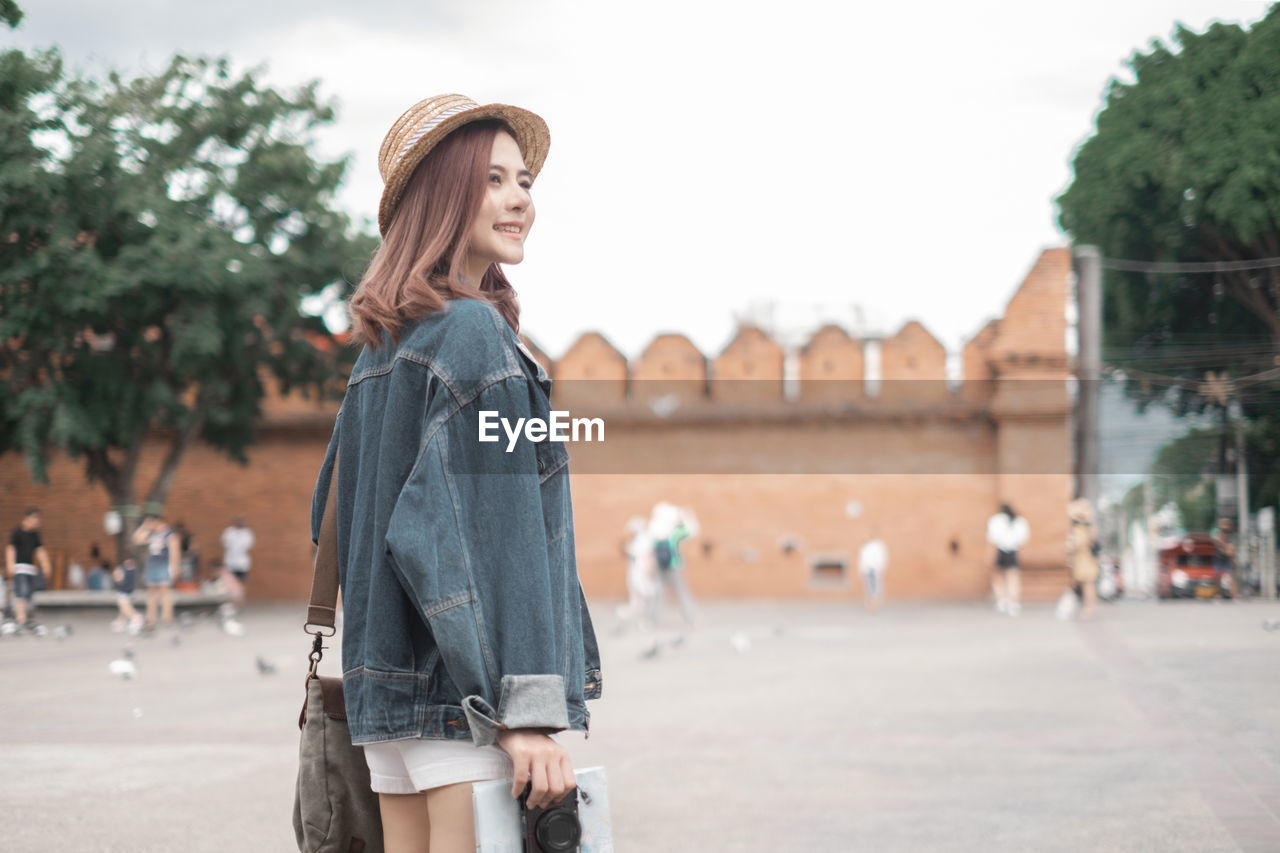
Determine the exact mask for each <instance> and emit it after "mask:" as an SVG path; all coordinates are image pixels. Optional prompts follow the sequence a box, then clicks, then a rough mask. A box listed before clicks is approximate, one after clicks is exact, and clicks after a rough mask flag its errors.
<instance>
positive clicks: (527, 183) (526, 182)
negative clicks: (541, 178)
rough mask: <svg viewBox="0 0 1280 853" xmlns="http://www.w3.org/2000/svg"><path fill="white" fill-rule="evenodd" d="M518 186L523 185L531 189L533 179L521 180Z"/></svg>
mask: <svg viewBox="0 0 1280 853" xmlns="http://www.w3.org/2000/svg"><path fill="white" fill-rule="evenodd" d="M520 186H522V187H524V188H525V189H526V190H532V189H533V181H521V182H520Z"/></svg>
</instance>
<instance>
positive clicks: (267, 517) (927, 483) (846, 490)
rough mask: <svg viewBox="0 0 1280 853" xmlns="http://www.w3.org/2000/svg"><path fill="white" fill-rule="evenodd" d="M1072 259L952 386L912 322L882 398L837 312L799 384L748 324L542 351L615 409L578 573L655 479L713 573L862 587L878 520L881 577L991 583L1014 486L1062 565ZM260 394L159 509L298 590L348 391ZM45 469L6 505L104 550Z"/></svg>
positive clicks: (924, 586) (581, 484) (599, 554)
mask: <svg viewBox="0 0 1280 853" xmlns="http://www.w3.org/2000/svg"><path fill="white" fill-rule="evenodd" d="M1069 273H1070V255H1069V252H1067V250H1065V249H1054V250H1048V251H1046V252H1045V253H1043V254H1042V255H1041V257H1040V259H1039V260H1038V261H1037V263H1036V264H1035V266H1034V267H1033V269H1032V270H1031V272H1030V273H1029V274H1028V276H1027V279H1026V280H1025V281H1024V282H1023V284H1022V286H1021V287H1020V288H1019V290H1018V291H1017V293H1016V294H1015V295H1014V297H1013V299H1012V300H1011V301H1010V304H1009V308H1008V311H1007V312H1006V315H1005V316H1004V317H1003V318H1002V319H1001V320H999V321H993V322H992V323H990V324H988V325H987V326H986V327H984V328H983V329H982V330H981V331H980V332H979V333H978V334H977V335H976V336H975V337H974V338H973V339H972V340H971V341H970V342H969V344H968V346H967V347H966V348H965V351H964V353H963V365H964V372H965V377H966V379H965V382H964V383H963V385H962V386H961V388H960V389H959V390H958V391H948V390H947V389H945V387H944V383H943V381H942V380H943V377H944V375H945V358H946V354H945V351H944V350H943V348H942V346H941V345H940V344H939V343H938V341H937V340H936V339H935V338H934V337H933V335H931V334H930V333H929V332H928V330H927V329H926V328H925V327H924V326H923V325H922V324H920V323H918V322H912V323H908V324H907V325H906V326H904V327H903V329H902V330H900V331H899V333H898V334H896V335H895V336H893V337H892V338H889V339H886V340H885V341H884V342H882V347H881V358H882V365H881V368H882V376H883V377H884V379H885V380H886V381H885V382H883V383H882V386H886V385H887V386H890V387H892V386H893V385H894V383H898V384H899V385H900V386H901V388H902V389H904V390H903V391H901V392H895V393H889V394H887V395H884V396H881V397H878V398H876V399H867V398H866V396H865V394H864V393H863V389H862V382H861V380H862V378H863V369H864V365H863V351H862V342H861V341H858V340H855V339H852V338H850V336H849V335H848V334H847V333H846V332H844V330H842V329H840V328H839V327H836V326H826V327H823V328H821V329H819V330H817V331H815V333H814V334H813V335H812V336H811V337H810V339H809V341H808V342H807V343H806V345H805V346H803V347H801V348H800V349H799V350H798V351H797V353H796V358H797V361H798V364H799V374H800V378H801V380H802V381H801V386H800V390H801V393H800V396H799V399H797V400H785V399H784V398H783V395H782V382H781V379H782V369H783V361H784V358H785V357H786V354H785V353H784V351H783V349H782V348H781V347H780V346H779V345H778V344H777V343H776V342H775V341H773V340H771V339H770V338H769V336H768V335H767V334H765V333H764V332H763V331H761V330H759V329H755V328H750V327H748V328H743V329H742V330H740V332H739V334H738V335H737V336H736V337H735V338H734V340H733V341H731V342H730V344H729V345H728V346H726V347H725V349H724V351H723V352H721V353H720V354H719V355H718V356H716V357H714V358H713V359H708V358H707V357H706V356H705V355H704V354H703V353H701V352H700V351H698V350H697V348H696V347H694V346H693V344H692V343H691V342H690V341H689V340H688V339H687V338H685V337H684V336H682V335H673V334H665V335H660V336H658V337H656V338H655V339H654V340H653V342H652V343H651V344H650V345H649V347H648V348H646V350H645V351H644V354H643V355H642V356H641V357H640V358H639V359H637V360H636V361H635V362H634V363H628V362H627V360H626V359H625V358H624V357H623V356H622V354H621V353H619V352H618V350H617V349H616V348H615V347H613V346H612V345H611V344H610V343H609V342H608V341H607V340H606V339H605V338H603V337H602V336H600V335H599V334H597V333H587V334H584V335H583V336H582V337H581V338H579V340H578V341H577V342H575V344H574V345H573V346H572V347H571V348H570V349H569V351H568V352H566V353H565V354H564V355H563V356H562V357H561V358H560V359H558V360H556V361H554V362H552V360H551V359H550V358H549V357H548V356H547V355H546V354H545V353H542V352H540V351H536V352H535V355H537V356H538V357H539V359H540V360H542V361H543V365H544V367H546V368H547V369H548V371H549V372H550V373H551V374H552V375H553V377H554V378H555V382H556V391H555V397H554V402H555V404H556V406H557V407H558V408H563V407H566V406H567V407H568V408H569V409H570V410H571V411H574V406H575V400H574V394H577V395H578V396H579V399H578V402H582V403H583V404H584V405H587V406H588V407H599V408H601V409H603V410H607V411H608V412H609V415H608V417H607V418H606V423H607V425H608V426H607V435H606V441H605V442H604V443H603V444H595V445H587V444H581V445H578V446H571V447H570V453H571V455H572V456H573V460H574V461H573V464H572V469H573V474H572V480H571V487H572V489H573V493H574V508H575V522H576V526H577V547H578V555H579V565H580V571H581V574H582V578H583V584H584V587H585V588H586V590H587V592H588V594H590V595H607V596H621V595H623V593H624V589H625V586H624V581H623V576H624V565H623V562H624V561H623V559H622V556H621V552H620V545H621V541H622V538H623V536H624V528H625V524H626V522H627V520H628V519H629V518H631V517H632V516H635V515H644V514H647V513H648V511H649V510H650V509H651V508H652V506H653V504H654V503H655V502H657V501H659V500H668V501H672V502H674V503H677V504H680V505H685V506H689V507H691V508H693V509H694V510H695V511H696V512H697V514H698V516H699V519H700V521H701V523H702V527H703V535H702V536H701V537H700V538H699V539H698V540H695V541H692V542H690V543H688V547H687V556H688V564H689V581H690V583H691V585H692V587H693V589H694V591H695V592H696V593H698V594H701V595H707V596H816V597H855V596H857V595H859V594H860V589H859V585H858V584H857V581H856V578H854V577H853V572H854V571H855V563H856V554H857V550H858V548H859V547H860V546H861V544H862V542H864V541H866V539H867V538H869V537H870V536H872V535H877V536H880V537H882V538H883V539H884V540H885V541H886V543H887V544H888V547H889V551H890V568H889V572H888V575H887V587H888V593H889V595H890V596H891V597H895V598H931V599H937V598H956V599H971V598H976V597H980V596H982V595H984V594H985V590H986V588H987V584H988V565H989V554H988V551H987V546H986V545H985V543H984V538H985V524H986V519H987V517H988V516H989V515H991V514H992V513H993V512H995V510H996V508H997V506H998V505H999V503H1000V502H1002V501H1009V502H1010V503H1012V504H1013V505H1014V506H1015V507H1016V508H1017V509H1018V510H1019V511H1021V512H1022V513H1024V514H1025V515H1026V516H1027V518H1028V519H1029V521H1030V524H1031V528H1032V539H1031V542H1030V543H1029V545H1028V547H1027V549H1026V552H1025V558H1026V564H1027V565H1028V566H1029V567H1031V568H1032V569H1037V568H1039V569H1042V570H1045V571H1054V572H1061V571H1062V541H1063V538H1064V537H1065V535H1066V530H1067V523H1066V516H1065V506H1066V503H1067V501H1068V499H1069V498H1070V496H1071V495H1070V488H1071V481H1072V478H1071V470H1070V458H1071V457H1070V447H1071V442H1070V439H1071V430H1070V424H1069V415H1070V410H1069V405H1068V400H1067V396H1066V378H1067V376H1068V375H1069V374H1068V369H1069V364H1068V359H1067V355H1066V351H1065V343H1064V341H1065V330H1066V326H1065V306H1066V299H1067V298H1068V294H1069V284H1070V282H1069V277H1068V276H1069ZM708 374H709V375H708ZM718 383H723V384H718ZM744 388H749V389H751V390H750V392H749V393H745V392H743V390H742V389H744ZM912 388H914V389H915V390H914V391H911V392H908V391H907V390H905V389H912ZM667 392H670V393H673V394H675V395H676V396H677V397H678V398H679V402H678V405H675V407H674V408H673V409H671V410H670V411H666V412H664V413H662V414H661V415H655V413H654V412H653V411H652V407H651V406H649V405H648V402H649V401H650V399H651V398H652V397H653V396H654V395H655V394H658V393H667ZM266 412H267V420H266V423H265V424H264V426H263V428H262V430H261V441H260V443H259V444H258V445H257V446H255V447H254V448H252V449H251V450H250V452H249V465H248V466H243V467H242V466H239V465H236V464H234V463H231V462H229V461H227V460H226V459H225V458H223V457H221V456H219V455H218V454H216V453H215V452H213V451H212V450H210V449H208V448H205V447H196V448H194V449H193V450H191V451H190V452H189V453H188V454H187V456H186V457H185V459H184V461H183V463H182V467H181V469H180V471H179V475H178V478H177V481H176V483H175V486H174V488H173V490H172V493H171V497H170V500H169V504H168V507H167V517H168V518H169V519H170V520H171V521H177V520H182V521H184V522H185V523H186V524H187V525H188V526H189V527H190V528H191V529H192V530H193V531H194V532H195V534H196V541H197V544H198V545H199V546H200V548H201V550H202V553H203V555H204V557H205V559H206V561H208V560H209V559H210V558H215V559H216V558H218V557H220V556H221V548H220V546H219V545H218V537H219V535H220V533H221V530H222V529H223V528H224V527H225V526H226V525H227V524H229V523H230V522H231V520H232V519H233V518H234V517H235V516H236V515H239V514H244V515H246V516H247V517H248V518H249V522H250V524H251V526H252V527H253V528H254V530H255V531H256V533H257V536H258V544H257V546H256V547H255V549H254V563H255V565H254V574H253V577H252V581H251V585H250V595H251V597H253V598H255V599H260V600H277V599H297V598H301V597H303V596H305V594H306V591H307V589H308V588H309V584H310V571H311V545H310V542H309V540H308V531H309V513H310V497H311V490H312V488H313V486H314V481H315V476H316V471H317V469H318V467H319V464H320V460H321V458H322V456H323V453H324V448H325V445H326V443H327V440H328V436H329V433H330V431H331V428H332V418H333V415H334V414H335V413H336V405H334V404H332V403H320V402H317V401H314V400H312V401H307V400H302V399H300V398H296V397H289V398H279V397H277V398H275V399H273V400H271V401H270V403H269V405H268V406H267V407H266ZM574 414H575V415H576V414H579V412H577V411H574ZM591 414H594V412H592V413H591ZM163 449H164V446H163V442H162V441H161V440H160V439H158V438H157V439H156V440H155V441H153V442H149V443H148V445H147V449H146V453H145V454H144V460H143V471H142V476H141V477H140V479H139V491H140V492H144V491H145V487H146V485H147V484H149V482H150V477H151V476H152V475H153V474H154V471H155V470H156V467H157V466H158V464H159V459H160V456H161V454H162V453H163ZM49 473H50V479H51V483H50V485H48V486H36V485H33V484H32V483H31V481H30V478H29V476H28V475H27V472H26V469H25V467H24V466H23V464H22V462H21V460H20V459H18V458H17V457H16V456H15V455H13V454H9V455H6V456H3V457H0V520H4V521H5V522H6V523H10V524H16V522H17V520H18V518H19V516H20V514H21V511H22V508H23V507H24V506H26V505H28V504H33V503H34V504H38V505H40V506H41V507H42V508H43V510H44V515H45V528H44V529H45V539H46V541H47V542H48V544H49V546H50V548H51V549H52V550H54V551H55V552H56V553H58V554H60V555H61V556H62V559H63V560H64V561H65V560H66V559H69V558H70V559H83V558H84V557H85V556H87V553H88V548H89V544H90V543H91V542H98V543H100V544H101V545H103V546H104V547H105V550H106V551H107V552H108V553H110V552H111V551H112V550H113V549H112V547H111V545H112V543H111V542H110V541H109V538H108V537H107V536H106V535H105V534H104V533H103V532H102V518H103V514H104V513H105V512H106V511H107V509H108V505H107V498H106V495H105V493H104V492H103V491H102V490H101V489H100V488H96V487H88V486H86V485H85V483H84V477H83V472H82V466H81V465H80V464H79V463H77V462H75V461H73V460H68V459H66V458H65V457H61V456H55V458H54V460H53V462H52V464H51V466H50V472H49ZM855 510H856V511H855ZM841 560H843V561H844V562H845V565H846V567H847V568H846V570H845V573H844V575H843V576H840V575H839V573H838V570H837V569H826V570H823V571H821V572H815V569H814V564H815V563H817V562H825V563H828V564H830V565H833V566H836V565H838V564H839V563H840V561H841ZM1063 577H1064V578H1065V574H1064V575H1063Z"/></svg>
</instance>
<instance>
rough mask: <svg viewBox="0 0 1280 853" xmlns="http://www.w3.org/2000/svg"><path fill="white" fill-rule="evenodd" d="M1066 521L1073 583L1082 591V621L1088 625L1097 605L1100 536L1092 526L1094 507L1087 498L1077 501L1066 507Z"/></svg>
mask: <svg viewBox="0 0 1280 853" xmlns="http://www.w3.org/2000/svg"><path fill="white" fill-rule="evenodd" d="M1067 517H1068V518H1070V519H1071V530H1070V532H1068V533H1067V560H1068V562H1069V564H1070V566H1071V581H1072V583H1074V584H1076V585H1077V586H1078V587H1079V590H1080V600H1081V602H1082V607H1081V609H1080V612H1079V618H1080V619H1082V620H1085V621H1088V620H1090V619H1092V618H1093V612H1094V609H1095V608H1096V607H1097V604H1098V568H1099V567H1098V534H1097V532H1096V531H1095V530H1094V525H1093V504H1091V503H1090V502H1089V499H1088V498H1077V499H1075V500H1073V501H1072V502H1071V503H1069V504H1067Z"/></svg>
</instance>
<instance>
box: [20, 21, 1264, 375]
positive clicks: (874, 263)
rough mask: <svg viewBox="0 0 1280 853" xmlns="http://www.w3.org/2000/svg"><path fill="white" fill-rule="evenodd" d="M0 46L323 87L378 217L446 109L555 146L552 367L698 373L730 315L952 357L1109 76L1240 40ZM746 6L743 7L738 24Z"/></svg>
mask: <svg viewBox="0 0 1280 853" xmlns="http://www.w3.org/2000/svg"><path fill="white" fill-rule="evenodd" d="M20 3H21V5H22V6H23V8H24V10H25V11H26V13H27V18H26V20H25V21H24V22H23V25H22V27H21V28H20V29H19V30H18V31H17V32H16V33H0V44H4V43H5V42H8V43H10V44H17V45H19V46H23V47H33V46H49V45H54V44H56V45H58V46H59V47H60V48H61V49H62V51H63V53H64V55H65V56H66V58H67V59H68V60H69V62H70V64H71V66H72V67H73V68H77V69H80V70H85V71H98V70H101V69H103V68H104V67H107V66H111V67H116V68H120V69H122V70H126V71H131V72H141V71H156V70H159V69H161V68H162V67H163V66H164V64H165V62H166V60H167V59H168V57H169V56H170V55H171V54H173V53H175V52H187V53H205V54H227V55H230V56H231V57H232V58H233V59H234V60H235V61H236V62H237V63H238V64H239V65H241V66H246V67H247V66H253V65H258V64H262V63H266V64H267V67H268V72H267V77H268V79H269V81H270V82H272V83H273V84H276V85H280V86H292V85H297V84H301V83H303V82H305V81H308V80H311V79H314V78H319V79H320V80H321V82H322V89H321V90H322V92H323V93H325V94H327V95H329V96H332V97H334V98H336V99H337V101H338V103H339V106H340V113H339V119H338V121H337V122H336V124H335V125H334V126H333V127H331V128H329V129H327V130H325V131H324V132H323V135H322V137H321V138H320V151H321V153H323V154H327V155H339V154H345V153H351V154H352V155H353V164H352V169H351V172H350V174H349V177H348V181H347V185H346V187H345V189H344V191H343V193H342V196H341V200H342V203H343V204H344V205H345V206H346V207H347V208H348V209H349V210H350V211H352V212H353V213H355V214H356V215H358V216H368V217H370V219H371V220H372V218H373V216H374V214H375V211H376V209H377V202H378V197H379V194H380V192H381V184H380V182H379V179H378V173H377V163H376V155H377V150H378V145H379V144H380V142H381V140H382V137H383V135H384V133H385V132H386V130H387V128H388V127H390V125H391V123H392V122H393V121H394V120H395V118H396V117H397V116H398V115H399V114H400V113H401V112H402V111H403V110H404V109H405V108H407V107H408V106H409V105H411V104H412V103H414V102H415V101H417V100H419V99H420V98H423V97H427V96H428V95H432V94H437V93H441V92H460V93H463V94H466V95H468V96H470V97H473V98H475V99H476V100H478V101H481V102H482V103H487V102H491V101H500V102H506V103H514V104H517V105H520V106H524V107H527V108H529V109H532V110H534V111H535V112H538V113H539V114H541V115H542V116H543V117H544V118H545V119H546V120H547V122H548V124H549V125H550V127H551V136H552V145H551V154H550V157H549V158H548V160H547V164H546V166H545V168H544V170H543V173H542V175H541V176H540V178H539V180H538V183H537V185H536V186H535V188H534V199H535V202H536V204H537V207H538V216H537V224H536V225H535V227H534V229H533V231H532V232H531V234H530V237H529V242H528V245H527V251H526V256H525V257H526V260H525V262H524V264H522V265H521V266H520V267H517V268H514V269H511V270H509V274H510V276H511V278H512V280H513V282H514V283H515V285H516V287H517V288H518V289H519V291H520V293H521V300H522V304H523V306H524V315H523V316H524V328H525V331H527V332H528V333H529V334H531V335H532V337H533V338H534V339H535V340H537V341H538V342H539V343H540V344H542V346H543V347H544V348H545V349H547V350H548V352H549V353H550V354H551V355H552V357H558V356H560V355H561V354H562V353H563V352H564V350H565V349H566V348H567V347H568V346H569V345H570V344H571V343H572V342H573V341H574V340H575V339H576V338H577V336H578V335H579V334H580V333H581V332H583V331H585V330H589V329H594V330H598V331H600V332H602V333H604V334H605V335H606V336H607V337H608V338H609V339H610V340H612V341H613V342H614V343H615V344H616V345H617V346H618V347H619V348H620V349H622V350H623V352H625V353H627V354H628V355H630V356H635V355H638V354H639V352H640V350H641V349H642V348H643V347H644V345H645V344H646V343H647V342H648V341H649V340H650V339H651V338H652V337H653V335H655V334H656V333H659V332H663V331H679V332H684V333H685V334H688V335H689V336H690V337H691V338H692V339H693V341H694V342H695V343H696V344H697V345H698V346H699V347H701V348H702V349H703V350H704V351H705V352H707V353H708V354H712V355H714V354H717V353H718V352H719V351H720V349H721V348H722V347H723V346H724V345H725V343H727V341H728V339H729V337H730V335H731V333H732V330H733V327H734V322H735V318H737V317H747V316H750V317H755V318H757V319H764V318H766V317H767V316H768V312H767V310H766V306H767V305H768V304H770V303H772V304H773V305H774V309H773V315H772V316H773V319H774V321H775V323H776V324H778V325H779V326H780V331H782V332H783V333H784V334H786V335H788V336H796V335H802V334H803V333H805V332H806V331H808V330H811V329H813V328H816V326H817V325H819V324H820V323H821V322H824V321H835V322H839V323H842V324H843V325H845V326H846V327H847V328H849V329H850V330H851V331H862V332H865V333H886V334H891V333H893V332H894V331H896V330H897V328H898V327H899V326H900V325H901V324H902V323H903V322H904V321H906V320H908V319H911V318H916V319H919V320H920V321H922V322H923V323H924V324H925V325H926V326H927V327H928V328H929V329H930V330H931V331H933V332H934V334H936V335H937V336H938V337H939V338H940V339H941V340H942V341H943V343H944V344H946V345H947V346H948V347H949V348H951V349H953V350H954V349H956V348H958V347H960V346H961V345H962V344H963V341H964V339H965V338H967V337H969V336H971V335H973V334H974V333H976V332H977V330H978V329H979V328H980V327H981V326H982V324H983V323H984V322H985V321H986V319H988V318H990V317H992V316H996V315H998V314H1000V313H1001V312H1002V311H1003V309H1004V305H1005V303H1006V302H1007V300H1008V298H1009V297H1010V296H1011V295H1012V293H1013V291H1014V289H1015V288H1016V287H1017V285H1018V284H1019V282H1020V281H1021V280H1022V277H1023V276H1024V275H1025V273H1026V272H1027V270H1028V269H1029V268H1030V266H1031V264H1032V262H1033V261H1034V260H1035V258H1036V256H1037V255H1038V253H1039V252H1040V250H1041V249H1043V248H1045V247H1048V246H1062V245H1066V238H1065V236H1064V235H1063V234H1062V233H1061V232H1060V231H1059V230H1058V228H1057V225H1056V223H1055V211H1054V207H1053V198H1054V196H1055V195H1056V194H1057V193H1059V192H1060V191H1061V190H1062V189H1063V188H1064V187H1065V186H1066V184H1067V182H1068V180H1069V176H1070V170H1069V163H1070V158H1071V155H1072V151H1073V150H1074V148H1075V147H1076V146H1077V145H1078V144H1079V143H1080V142H1081V141H1083V139H1084V138H1085V137H1086V136H1087V135H1088V134H1089V132H1090V131H1091V129H1092V126H1093V117H1094V114H1095V113H1096V111H1097V109H1098V107H1099V106H1100V104H1101V98H1102V94H1103V92H1104V89H1105V87H1106V84H1107V82H1108V80H1109V79H1110V78H1111V77H1112V76H1114V75H1122V74H1123V73H1124V60H1125V59H1127V58H1128V57H1129V56H1130V55H1131V54H1132V53H1133V51H1134V50H1135V49H1142V48H1145V47H1147V46H1148V45H1149V44H1150V42H1151V40H1152V39H1153V38H1161V39H1164V38H1167V37H1168V36H1169V34H1170V33H1171V31H1172V29H1173V26H1174V23H1175V22H1176V21H1181V22H1182V23H1184V24H1186V25H1187V26H1189V27H1191V28H1192V29H1195V30H1201V29H1203V28H1204V27H1206V26H1207V25H1208V24H1209V23H1210V22H1211V21H1213V20H1215V19H1217V20H1226V21H1240V22H1245V23H1250V22H1253V21H1256V20H1257V19H1259V18H1260V17H1262V16H1263V15H1264V14H1265V11H1266V7H1267V5H1268V4H1267V3H1265V2H1251V1H1250V0H1076V2H1074V3H1070V4H1066V3H1056V4H1044V3H1028V2H1026V1H1025V0H1021V2H1014V0H976V2H969V3H963V4H960V3H955V2H950V0H948V2H939V1H938V0H924V2H917V3H911V4H876V5H875V6H871V7H866V8H864V6H863V4H845V3H836V2H832V0H821V1H820V2H819V0H789V2H786V3H773V4H749V3H742V2H740V0H737V1H736V2H721V1H720V0H713V1H712V2H691V0H649V2H646V3H644V4H628V3H608V2H590V1H589V0H545V2H540V0H468V2H464V3H441V2H430V1H429V0H426V2H424V0H412V2H410V0H365V2H362V3H349V2H336V0H307V2H301V0H273V1H272V2H263V0H254V2H249V0H223V2H220V3H216V4H195V3H185V2H183V3H179V2H173V0H114V2H111V3H102V2H100V0H92V2H91V0H20ZM752 10H755V11H752Z"/></svg>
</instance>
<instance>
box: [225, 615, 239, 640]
mask: <svg viewBox="0 0 1280 853" xmlns="http://www.w3.org/2000/svg"><path fill="white" fill-rule="evenodd" d="M222 630H224V631H226V632H227V633H228V634H230V635H231V636H233V637H243V636H244V626H243V625H241V624H240V622H239V621H237V620H235V619H226V620H223V622H222Z"/></svg>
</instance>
